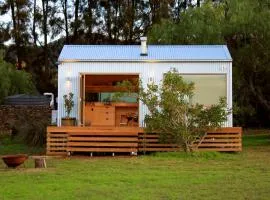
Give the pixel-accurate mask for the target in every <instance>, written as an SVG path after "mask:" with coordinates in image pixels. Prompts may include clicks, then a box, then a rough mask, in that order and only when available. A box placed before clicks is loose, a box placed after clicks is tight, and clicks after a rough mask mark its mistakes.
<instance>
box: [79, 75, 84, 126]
mask: <svg viewBox="0 0 270 200" xmlns="http://www.w3.org/2000/svg"><path fill="white" fill-rule="evenodd" d="M84 108H85V74H80V80H79V97H78V117H79V118H78V124H79V126H85V111H84Z"/></svg>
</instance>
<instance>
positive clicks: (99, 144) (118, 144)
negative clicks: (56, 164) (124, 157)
mask: <svg viewBox="0 0 270 200" xmlns="http://www.w3.org/2000/svg"><path fill="white" fill-rule="evenodd" d="M67 146H68V148H70V147H72V146H77V147H78V146H89V147H137V146H138V143H137V142H136V143H127V142H123V143H121V142H110V143H107V142H97V143H96V142H68V143H67Z"/></svg>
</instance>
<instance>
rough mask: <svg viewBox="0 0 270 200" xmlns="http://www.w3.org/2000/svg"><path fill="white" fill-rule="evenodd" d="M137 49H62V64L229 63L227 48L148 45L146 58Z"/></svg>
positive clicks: (223, 46)
mask: <svg viewBox="0 0 270 200" xmlns="http://www.w3.org/2000/svg"><path fill="white" fill-rule="evenodd" d="M140 51H141V49H140V45H65V46H64V48H63V49H62V51H61V54H60V56H59V58H58V61H59V62H62V61H231V60H232V58H231V55H230V53H229V50H228V48H227V46H226V45H148V55H147V56H141V55H140Z"/></svg>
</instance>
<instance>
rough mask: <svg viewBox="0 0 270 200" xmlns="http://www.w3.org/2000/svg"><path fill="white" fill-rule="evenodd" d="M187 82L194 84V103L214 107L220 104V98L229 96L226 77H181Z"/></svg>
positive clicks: (198, 75) (199, 75) (197, 75)
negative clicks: (213, 105)
mask: <svg viewBox="0 0 270 200" xmlns="http://www.w3.org/2000/svg"><path fill="white" fill-rule="evenodd" d="M181 76H182V77H183V79H184V80H185V81H188V82H194V84H195V85H194V87H195V89H194V91H193V92H194V96H193V98H192V100H191V102H192V103H199V104H204V105H212V104H216V103H218V102H219V98H220V97H226V96H227V80H226V75H217V74H212V75H210V74H209V75H202V74H195V75H193V74H188V75H181Z"/></svg>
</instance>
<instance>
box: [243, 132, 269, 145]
mask: <svg viewBox="0 0 270 200" xmlns="http://www.w3.org/2000/svg"><path fill="white" fill-rule="evenodd" d="M243 146H244V147H258V146H270V134H263V135H244V136H243Z"/></svg>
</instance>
